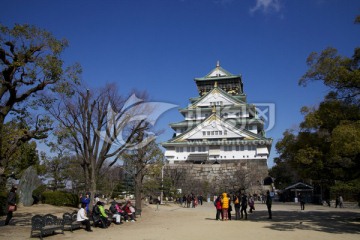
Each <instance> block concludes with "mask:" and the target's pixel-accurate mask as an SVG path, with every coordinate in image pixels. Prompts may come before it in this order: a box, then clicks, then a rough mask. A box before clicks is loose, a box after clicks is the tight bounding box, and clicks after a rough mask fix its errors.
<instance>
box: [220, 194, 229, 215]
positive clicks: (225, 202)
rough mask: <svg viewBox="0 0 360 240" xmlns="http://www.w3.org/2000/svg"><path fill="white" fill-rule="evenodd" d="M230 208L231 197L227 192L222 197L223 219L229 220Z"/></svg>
mask: <svg viewBox="0 0 360 240" xmlns="http://www.w3.org/2000/svg"><path fill="white" fill-rule="evenodd" d="M228 208H229V198H228V197H227V193H223V194H222V199H221V209H222V213H223V221H227V220H229V216H228Z"/></svg>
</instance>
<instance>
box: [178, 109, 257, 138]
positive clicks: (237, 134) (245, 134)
mask: <svg viewBox="0 0 360 240" xmlns="http://www.w3.org/2000/svg"><path fill="white" fill-rule="evenodd" d="M196 139H241V140H254V139H257V137H256V136H255V135H254V134H252V133H251V132H249V131H247V130H239V129H236V128H234V127H233V126H232V125H231V124H229V123H227V122H225V121H223V120H222V119H221V118H220V117H219V116H217V115H216V114H213V115H211V116H210V117H209V118H207V119H206V120H205V121H203V122H202V123H200V124H198V125H197V126H196V127H194V128H193V129H191V130H189V131H188V132H185V133H183V134H182V135H180V136H179V137H178V138H177V139H175V140H174V142H182V141H187V140H196Z"/></svg>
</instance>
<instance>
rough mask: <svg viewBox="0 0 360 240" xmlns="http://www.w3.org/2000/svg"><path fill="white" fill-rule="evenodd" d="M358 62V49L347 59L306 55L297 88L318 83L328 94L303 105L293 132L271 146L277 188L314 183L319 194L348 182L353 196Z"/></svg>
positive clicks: (327, 53) (358, 139) (332, 53)
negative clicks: (312, 104)
mask: <svg viewBox="0 0 360 240" xmlns="http://www.w3.org/2000/svg"><path fill="white" fill-rule="evenodd" d="M358 19H360V17H358V18H357V20H356V22H358ZM359 60H360V48H355V50H354V54H353V56H352V57H345V56H341V55H339V54H338V52H337V50H336V49H334V48H327V49H325V50H323V51H322V52H321V53H316V52H314V53H311V54H310V55H309V57H308V59H307V64H308V66H309V69H308V71H307V72H306V73H305V74H304V75H303V76H302V78H301V79H300V80H299V84H300V85H303V86H306V85H307V83H308V82H310V81H322V82H323V84H324V85H326V86H328V87H329V88H330V91H329V92H328V94H327V95H326V96H325V97H324V100H323V101H322V102H321V103H320V104H319V106H318V107H316V108H309V107H303V108H302V109H301V112H302V113H303V114H304V120H303V122H301V123H300V125H299V130H298V131H295V130H287V131H286V132H285V133H284V134H283V138H282V139H281V140H280V141H279V142H278V143H277V144H276V150H277V152H278V153H279V157H278V158H276V159H275V163H276V165H275V166H274V167H273V168H272V169H271V174H272V175H273V176H274V177H276V179H277V180H276V183H277V184H278V183H279V182H280V181H288V184H289V183H291V182H294V181H299V180H302V181H307V182H312V183H314V184H316V183H318V184H320V185H321V189H323V190H324V189H329V188H331V187H335V186H336V185H339V184H340V183H341V184H342V188H343V189H345V187H344V186H346V185H349V184H350V185H351V186H352V188H351V189H353V190H354V189H355V190H354V193H355V192H356V191H357V192H359V190H360V144H359V143H360V102H359V96H360V64H359ZM284 169H287V171H284ZM289 172H291V173H292V175H291V176H289V175H288V173H289ZM355 183H357V184H355ZM354 184H355V185H354ZM336 189H337V191H339V187H337V188H336ZM348 189H350V188H348Z"/></svg>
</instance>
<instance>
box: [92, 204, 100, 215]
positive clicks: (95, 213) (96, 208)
mask: <svg viewBox="0 0 360 240" xmlns="http://www.w3.org/2000/svg"><path fill="white" fill-rule="evenodd" d="M93 214H94V215H96V216H99V215H100V209H99V207H98V206H97V205H95V206H94V208H93Z"/></svg>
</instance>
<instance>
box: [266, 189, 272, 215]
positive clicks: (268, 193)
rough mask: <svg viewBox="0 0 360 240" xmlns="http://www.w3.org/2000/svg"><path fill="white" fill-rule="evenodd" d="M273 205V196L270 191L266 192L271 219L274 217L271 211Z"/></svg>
mask: <svg viewBox="0 0 360 240" xmlns="http://www.w3.org/2000/svg"><path fill="white" fill-rule="evenodd" d="M271 205H272V198H271V196H270V191H269V190H268V191H267V192H266V207H267V209H268V213H269V219H272V212H271Z"/></svg>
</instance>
